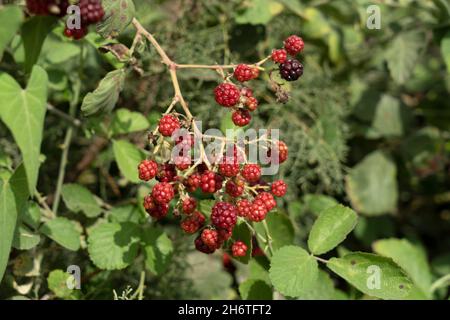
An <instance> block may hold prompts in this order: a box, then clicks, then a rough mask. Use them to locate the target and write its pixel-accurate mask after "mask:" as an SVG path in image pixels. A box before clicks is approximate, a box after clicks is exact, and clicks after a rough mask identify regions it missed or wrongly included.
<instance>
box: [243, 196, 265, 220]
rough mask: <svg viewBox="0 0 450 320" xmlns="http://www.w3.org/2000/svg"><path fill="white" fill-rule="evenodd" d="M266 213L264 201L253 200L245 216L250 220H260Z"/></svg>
mask: <svg viewBox="0 0 450 320" xmlns="http://www.w3.org/2000/svg"><path fill="white" fill-rule="evenodd" d="M266 215H267V208H266V206H265V204H264V202H263V201H262V200H260V199H255V200H253V202H252V204H251V207H250V211H249V213H248V215H247V218H248V219H249V220H250V221H254V222H260V221H263V220H264V219H265V218H266Z"/></svg>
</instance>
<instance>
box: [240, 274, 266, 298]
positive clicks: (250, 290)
mask: <svg viewBox="0 0 450 320" xmlns="http://www.w3.org/2000/svg"><path fill="white" fill-rule="evenodd" d="M239 293H240V295H241V297H242V299H243V300H272V298H273V292H272V288H271V287H270V286H269V285H268V284H267V283H266V282H264V281H262V280H257V279H248V280H246V281H244V282H242V283H241V284H240V285H239Z"/></svg>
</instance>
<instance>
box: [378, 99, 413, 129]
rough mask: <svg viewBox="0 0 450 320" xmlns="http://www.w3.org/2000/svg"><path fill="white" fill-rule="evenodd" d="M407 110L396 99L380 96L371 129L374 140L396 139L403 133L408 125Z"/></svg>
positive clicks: (408, 116)
mask: <svg viewBox="0 0 450 320" xmlns="http://www.w3.org/2000/svg"><path fill="white" fill-rule="evenodd" d="M409 119H410V115H409V113H408V109H407V108H406V107H405V106H403V105H402V104H401V103H400V101H399V100H398V99H397V98H394V97H392V96H389V95H382V96H381V99H380V100H379V102H378V104H377V106H376V109H375V114H374V116H373V120H372V129H373V130H375V133H371V134H372V135H373V134H374V138H379V136H380V135H381V136H383V137H396V136H401V135H402V134H403V133H405V131H406V130H405V129H406V127H407V125H408V123H409Z"/></svg>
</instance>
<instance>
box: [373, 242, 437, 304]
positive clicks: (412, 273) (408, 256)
mask: <svg viewBox="0 0 450 320" xmlns="http://www.w3.org/2000/svg"><path fill="white" fill-rule="evenodd" d="M373 250H374V251H375V252H376V253H378V254H379V255H382V256H385V257H388V258H391V259H392V260H394V262H395V263H396V264H398V265H399V266H400V267H401V268H402V269H403V270H404V271H405V272H406V273H407V274H408V276H409V277H410V278H411V280H413V281H414V283H415V284H416V285H417V286H418V287H419V288H420V289H421V290H422V291H423V293H424V294H425V295H428V296H429V294H430V292H429V290H430V286H431V282H432V276H431V271H430V266H429V265H428V261H427V256H426V253H425V251H424V250H423V249H422V248H420V247H419V246H417V245H414V244H412V243H411V242H409V241H408V240H406V239H384V240H378V241H376V242H375V243H374V244H373Z"/></svg>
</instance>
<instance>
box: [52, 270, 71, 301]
mask: <svg viewBox="0 0 450 320" xmlns="http://www.w3.org/2000/svg"><path fill="white" fill-rule="evenodd" d="M70 278H72V279H71V280H72V281H75V278H74V277H73V275H71V274H69V273H67V272H64V271H62V270H59V269H58V270H53V271H52V272H50V273H49V275H48V278H47V284H48V288H49V289H50V290H51V291H52V292H53V293H54V294H55V296H57V297H58V298H61V299H67V298H70V297H71V296H72V293H73V290H72V289H69V287H68V286H67V282H68V280H69V279H70ZM69 281H70V280H69Z"/></svg>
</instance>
